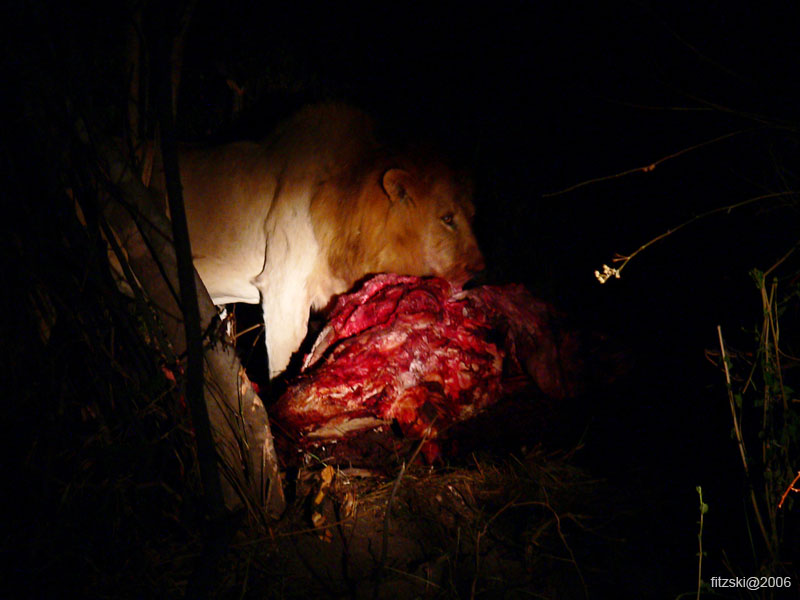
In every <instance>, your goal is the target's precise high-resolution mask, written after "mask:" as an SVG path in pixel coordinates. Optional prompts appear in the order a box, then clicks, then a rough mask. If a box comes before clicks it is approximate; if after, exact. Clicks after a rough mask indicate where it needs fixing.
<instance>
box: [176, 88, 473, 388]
mask: <svg viewBox="0 0 800 600" xmlns="http://www.w3.org/2000/svg"><path fill="white" fill-rule="evenodd" d="M179 160H180V169H181V183H182V185H183V193H184V203H185V206H186V216H187V221H188V225H189V237H190V240H191V244H192V254H193V256H194V261H195V267H196V269H197V271H198V274H199V275H200V278H201V279H202V280H203V283H204V284H205V286H206V288H207V289H208V291H209V294H210V295H211V298H212V300H213V301H214V302H215V303H216V304H224V303H228V302H247V303H258V302H260V303H261V305H262V308H263V311H264V320H265V325H266V343H267V351H268V356H269V360H270V374H271V376H275V375H277V374H278V373H280V372H281V371H283V370H284V369H285V368H286V366H287V364H288V362H289V359H290V358H291V355H292V353H293V352H295V351H296V350H297V349H298V347H299V346H300V343H301V342H302V340H303V338H304V337H305V335H306V331H307V323H308V317H309V311H310V310H311V309H320V308H323V307H325V306H326V305H327V304H328V303H329V301H330V300H331V298H332V297H333V296H334V295H336V294H340V293H342V292H345V291H347V290H348V289H350V287H352V286H353V284H354V283H355V282H356V281H358V280H359V279H362V278H363V277H365V276H366V275H369V274H372V273H379V272H385V271H390V272H397V273H401V274H408V275H440V276H444V277H447V278H449V279H451V280H452V281H454V282H455V283H464V282H465V281H466V280H467V279H468V278H469V275H470V274H471V273H472V272H474V271H477V270H480V269H481V268H482V267H483V259H482V257H481V254H480V251H479V250H478V246H477V244H476V242H475V238H474V236H473V235H472V231H471V228H470V221H471V218H472V213H473V208H472V204H471V201H470V198H469V190H468V189H466V188H465V187H464V186H462V185H461V184H459V183H458V181H457V179H456V178H455V177H454V175H453V173H452V172H451V171H449V170H448V169H447V168H445V167H443V166H441V165H440V164H438V163H427V162H426V163H425V164H421V163H420V162H419V161H418V160H416V161H415V160H411V159H410V158H407V157H402V156H399V155H395V156H392V155H391V154H389V153H388V152H384V151H383V149H382V148H380V146H379V145H378V143H377V142H376V140H375V138H374V134H373V127H372V122H371V120H370V119H369V118H368V117H367V116H366V115H364V114H363V113H361V112H359V111H357V110H355V109H352V108H349V107H346V106H343V105H337V104H326V105H320V106H316V107H311V108H308V109H305V110H304V111H301V112H300V113H298V115H296V116H295V117H294V118H292V119H290V120H289V121H287V122H286V123H284V124H283V125H282V126H280V127H279V128H278V129H277V131H276V132H275V134H274V135H273V136H271V137H270V138H268V139H267V140H266V141H265V142H263V143H248V142H240V143H234V144H229V145H226V146H221V147H217V148H207V149H200V148H186V149H184V150H182V152H181V154H180V157H179Z"/></svg>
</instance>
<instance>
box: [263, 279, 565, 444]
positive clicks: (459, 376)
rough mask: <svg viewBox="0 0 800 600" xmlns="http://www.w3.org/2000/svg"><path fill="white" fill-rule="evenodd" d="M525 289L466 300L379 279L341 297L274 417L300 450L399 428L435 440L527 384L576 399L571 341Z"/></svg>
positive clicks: (437, 283)
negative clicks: (292, 434) (369, 431)
mask: <svg viewBox="0 0 800 600" xmlns="http://www.w3.org/2000/svg"><path fill="white" fill-rule="evenodd" d="M558 319H559V316H558V314H557V313H556V312H555V311H554V309H553V308H552V307H550V306H549V305H548V304H546V303H544V302H542V301H539V300H537V299H535V298H534V297H533V296H531V295H530V293H528V292H527V290H525V288H524V287H523V286H521V285H507V286H502V287H495V286H483V287H479V288H475V289H471V290H468V291H461V290H459V289H456V288H454V287H452V286H451V285H450V284H449V283H448V282H447V281H445V280H443V279H437V278H426V279H421V278H418V277H404V276H398V275H379V276H376V277H374V278H372V279H370V280H368V281H367V282H366V283H365V284H364V285H363V286H362V287H361V289H359V290H358V291H357V292H354V293H352V294H347V295H344V296H342V297H340V298H339V299H338V301H337V302H336V305H335V307H334V308H333V311H332V313H331V315H330V319H329V322H328V324H327V325H326V326H325V328H324V329H323V330H322V332H321V333H320V335H319V337H318V339H317V342H316V344H315V345H314V347H313V349H312V350H311V352H310V353H309V354H308V356H307V357H306V359H305V361H304V364H303V369H302V374H301V375H300V376H299V377H298V378H297V379H296V380H295V381H294V382H293V383H292V385H291V386H290V387H289V389H288V390H287V391H286V393H285V394H283V396H282V397H281V398H280V400H279V401H278V402H277V403H276V405H275V406H274V407H273V408H272V410H271V411H270V412H271V414H272V415H273V416H274V417H275V418H276V419H277V420H278V421H279V422H281V423H282V424H283V426H284V427H285V428H287V429H289V430H290V431H293V432H295V433H296V434H298V437H299V438H300V441H301V442H312V441H319V440H329V439H337V438H341V437H344V436H346V435H347V434H349V433H351V432H355V431H362V430H364V429H369V428H376V427H380V426H382V425H385V424H388V423H391V422H392V421H396V422H397V424H398V425H399V426H400V428H401V429H402V431H403V433H404V434H405V435H406V436H408V437H412V438H421V437H423V436H424V435H427V436H428V438H429V439H430V438H435V437H436V436H437V435H438V434H439V432H441V431H442V430H443V429H445V428H446V427H448V426H450V425H452V424H454V423H456V422H460V421H463V420H465V419H467V418H469V417H471V416H473V415H475V414H477V413H478V412H480V411H482V410H483V409H485V408H486V407H487V406H489V405H491V404H493V403H495V402H497V400H499V399H500V398H501V397H502V396H503V395H504V394H506V393H509V392H511V391H514V390H516V389H519V388H520V387H521V386H524V385H526V384H527V383H528V380H527V377H524V376H523V375H525V374H526V373H527V374H529V375H530V377H531V378H532V379H533V380H534V382H535V383H536V384H537V385H538V386H539V388H540V389H541V390H542V391H543V392H544V393H546V394H547V395H549V396H553V397H565V396H570V395H573V394H574V393H575V392H577V391H578V389H577V384H576V383H575V382H576V381H577V380H578V378H577V377H575V376H574V375H576V374H577V373H578V372H579V371H580V369H581V366H580V365H578V364H575V363H576V362H577V359H576V357H577V352H576V350H577V340H576V339H575V338H574V336H572V335H564V334H563V333H559V332H558V327H557V326H555V327H554V322H555V321H558Z"/></svg>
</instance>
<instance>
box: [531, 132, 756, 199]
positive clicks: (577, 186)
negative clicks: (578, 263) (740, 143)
mask: <svg viewBox="0 0 800 600" xmlns="http://www.w3.org/2000/svg"><path fill="white" fill-rule="evenodd" d="M754 129H755V128H749V129H741V130H739V131H732V132H730V133H726V134H725V135H721V136H719V137H716V138H714V139H711V140H706V141H705V142H700V143H698V144H695V145H693V146H689V147H688V148H684V149H683V150H679V151H678V152H674V153H672V154H669V155H667V156H664V157H662V158H659V159H658V160H657V161H655V162H652V163H650V164H649V165H645V166H643V167H636V168H634V169H628V170H627V171H622V172H621V173H615V174H614V175H605V176H603V177H595V178H594V179H589V180H587V181H582V182H580V183H576V184H575V185H571V186H570V187H568V188H564V189H563V190H559V191H557V192H548V193H547V194H542V198H552V197H553V196H560V195H562V194H568V193H569V192H573V191H575V190H577V189H580V188H582V187H585V186H587V185H592V184H594V183H600V182H601V181H608V180H610V179H618V178H620V177H625V176H627V175H632V174H634V173H650V172H652V171H654V170H655V168H656V167H657V166H658V165H660V164H661V163H663V162H666V161H668V160H671V159H673V158H677V157H679V156H681V155H682V154H686V153H688V152H692V151H693V150H697V149H699V148H702V147H704V146H710V145H711V144H716V143H717V142H721V141H722V140H726V139H728V138H731V137H733V136H735V135H739V134H741V133H749V132H751V131H754Z"/></svg>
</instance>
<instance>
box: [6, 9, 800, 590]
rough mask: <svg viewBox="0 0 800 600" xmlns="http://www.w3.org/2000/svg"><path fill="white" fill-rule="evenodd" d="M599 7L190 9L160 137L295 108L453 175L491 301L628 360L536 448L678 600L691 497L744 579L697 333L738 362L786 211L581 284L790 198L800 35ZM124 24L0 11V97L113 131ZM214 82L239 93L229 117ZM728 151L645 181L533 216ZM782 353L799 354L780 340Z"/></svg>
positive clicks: (719, 17)
mask: <svg viewBox="0 0 800 600" xmlns="http://www.w3.org/2000/svg"><path fill="white" fill-rule="evenodd" d="M598 4H602V5H600V6H598V5H593V6H582V5H578V4H573V5H567V3H493V4H492V5H489V4H483V5H473V4H469V3H449V4H442V3H418V4H417V3H405V4H396V5H392V6H378V5H373V6H363V5H360V6H355V5H345V4H344V3H335V4H334V3H329V4H324V5H323V4H322V3H319V4H318V3H303V2H300V3H297V2H292V3H287V4H283V5H282V4H271V3H270V4H259V5H256V4H254V3H252V2H239V1H234V2H224V3H222V2H220V3H211V2H200V3H199V5H198V6H197V8H196V12H195V14H194V17H193V20H192V22H191V26H190V30H189V35H188V37H187V41H186V48H185V53H184V69H183V76H182V82H181V95H180V99H179V110H178V115H179V118H178V128H179V131H180V133H181V136H182V137H183V138H185V139H197V138H205V139H215V140H225V139H233V138H243V137H246V138H259V137H261V136H263V135H265V134H266V133H267V132H268V131H269V129H270V127H271V126H272V125H273V124H274V122H275V121H276V120H277V119H278V118H280V117H281V116H283V115H285V114H287V113H288V112H289V111H290V110H292V109H294V108H297V107H298V106H300V105H301V104H303V103H306V102H310V101H316V100H321V99H340V100H346V101H349V102H352V103H354V104H356V105H360V106H362V107H365V108H367V109H369V110H371V111H373V112H375V113H376V114H378V115H380V116H383V117H384V118H385V119H387V120H388V121H389V122H391V123H392V124H393V126H394V127H395V128H397V129H398V130H400V131H403V132H404V133H406V134H407V135H409V136H410V137H415V136H418V135H423V136H426V137H429V138H432V139H433V140H434V141H436V142H437V143H438V144H439V145H440V146H441V147H443V148H444V149H445V150H446V151H447V152H448V153H449V154H450V155H451V156H452V157H453V158H454V159H455V160H456V161H457V162H459V163H461V164H464V165H466V166H468V167H470V168H471V170H472V172H473V175H474V179H475V181H476V187H477V192H478V193H477V195H476V204H477V207H478V213H477V218H476V223H475V228H476V232H477V235H478V238H479V242H480V244H481V247H482V249H483V250H484V253H485V255H486V258H487V263H488V264H489V267H490V269H489V277H490V280H492V281H494V282H522V283H525V284H526V285H527V286H528V287H529V289H530V290H531V291H532V292H533V293H534V294H535V295H537V296H540V297H543V298H545V299H547V300H550V301H551V302H553V303H554V304H556V305H557V306H559V307H560V308H562V309H563V310H565V311H567V312H568V313H569V314H571V315H573V317H574V318H575V319H576V320H577V321H578V322H579V323H581V324H582V326H583V327H585V328H586V329H588V330H594V331H600V332H603V333H605V334H607V335H608V336H610V337H611V338H612V339H613V340H614V341H615V343H618V344H619V345H620V346H621V347H623V348H625V349H626V353H627V356H628V357H629V358H630V359H631V360H630V362H631V364H632V365H633V366H632V370H631V372H630V373H629V374H628V376H627V377H625V378H623V379H622V380H620V381H619V382H618V383H617V384H616V385H615V386H614V387H613V388H612V389H610V390H605V391H603V392H601V393H598V394H596V395H593V396H592V397H590V398H586V399H581V400H576V401H575V402H574V403H573V404H569V405H566V406H564V407H562V408H563V419H564V422H563V423H554V424H553V427H552V429H553V431H554V432H555V433H554V434H553V435H552V436H550V437H551V438H552V437H554V436H556V435H562V432H563V436H564V438H563V448H570V447H573V446H574V445H575V444H577V443H578V442H579V441H582V442H583V443H584V446H583V448H582V450H581V451H580V452H579V453H578V455H577V459H576V460H577V461H578V462H579V463H580V464H583V465H586V466H587V467H588V468H590V469H592V470H593V472H596V473H597V474H598V476H600V477H604V478H607V479H609V480H610V481H611V482H613V483H614V485H616V486H617V487H618V489H619V490H622V492H621V493H622V494H623V495H624V496H626V498H627V500H628V502H629V503H630V504H632V505H636V506H638V507H639V508H640V512H639V513H638V514H637V516H636V517H634V518H632V520H631V523H630V530H629V531H627V532H626V535H628V536H629V537H630V538H631V539H632V540H634V543H635V544H637V545H638V546H637V547H638V548H641V550H642V552H646V551H649V552H651V555H650V556H651V557H650V558H649V559H647V560H643V563H644V562H647V563H648V564H647V569H648V573H649V574H650V575H651V576H653V577H656V578H657V580H656V581H654V582H653V583H652V586H653V587H654V588H655V589H658V586H659V585H661V586H663V589H666V590H669V594H668V595H669V596H672V597H674V595H675V593H678V592H681V591H687V590H691V589H692V588H693V586H694V585H695V578H696V556H695V554H696V552H697V549H696V542H697V540H696V535H697V524H696V522H697V518H698V517H697V505H698V500H697V495H696V492H695V486H696V485H702V486H703V489H704V496H705V500H706V501H707V502H708V503H709V505H710V507H711V512H710V513H709V514H708V515H707V519H706V527H707V530H706V534H705V535H706V547H707V551H708V552H709V567H708V570H707V571H706V573H707V577H710V576H713V575H726V574H727V571H725V570H724V568H723V566H722V563H721V556H722V554H721V553H722V550H723V549H724V550H726V552H727V554H728V556H729V557H730V560H731V561H732V562H733V563H734V564H736V565H737V568H739V569H741V574H744V575H751V574H756V571H755V570H754V569H755V568H756V567H755V566H754V563H753V559H752V557H750V556H749V555H748V550H747V548H748V543H747V540H746V539H745V537H746V535H747V533H746V526H745V525H744V524H745V517H744V503H743V500H742V498H743V493H744V491H745V487H744V482H743V478H742V476H741V465H740V463H739V460H738V456H737V454H736V448H735V446H734V443H733V441H732V440H731V437H730V429H731V423H730V413H729V408H728V404H727V396H726V393H725V388H724V380H723V377H722V374H721V373H720V372H719V370H718V369H717V368H715V367H714V366H713V365H711V364H710V363H709V362H707V361H706V360H705V358H704V354H703V353H704V349H707V348H711V349H714V348H717V347H718V342H717V333H716V326H717V325H722V327H723V331H725V332H726V335H727V336H729V337H730V341H731V343H734V344H735V343H739V344H741V345H745V344H749V343H751V342H752V336H753V334H752V329H753V328H754V327H755V326H756V325H757V324H758V322H759V320H760V310H761V309H760V300H759V298H758V294H757V290H756V289H755V286H754V285H753V284H752V282H751V280H750V278H749V275H748V271H749V270H750V269H752V268H760V269H766V268H768V267H769V266H771V265H772V264H773V263H774V262H775V261H776V260H777V259H779V258H780V257H781V256H783V254H785V253H786V252H787V251H788V250H789V248H790V247H791V246H792V244H794V243H795V242H796V241H797V237H798V235H797V234H798V212H797V203H796V201H795V202H794V204H791V203H789V202H787V201H786V199H785V198H784V199H780V198H779V199H772V200H767V201H764V202H761V203H756V204H753V205H748V206H746V207H742V208H739V209H736V210H733V211H731V212H730V213H721V214H716V215H714V216H711V217H709V218H706V219H703V220H700V221H699V222H697V223H694V224H692V225H690V226H689V227H687V228H686V229H685V230H682V231H680V232H678V233H676V234H674V235H673V236H671V237H668V238H667V239H666V240H663V241H661V242H659V243H658V244H656V245H654V246H653V247H652V248H650V249H648V250H646V251H645V252H644V253H642V254H641V255H640V256H638V257H636V258H635V259H634V260H633V261H632V263H631V264H630V265H629V266H627V267H626V269H625V271H624V272H623V275H622V279H621V280H619V281H617V280H612V281H610V282H608V283H607V284H605V285H603V286H601V285H599V284H598V283H597V281H596V280H595V278H594V277H593V271H594V270H595V269H600V268H601V267H602V265H603V264H604V263H606V264H610V261H611V259H612V257H613V256H614V254H615V253H622V254H628V253H631V252H633V251H634V250H635V249H636V248H638V247H639V246H640V245H641V244H643V243H645V242H647V241H648V240H650V239H652V238H653V237H655V236H657V235H659V234H661V233H663V232H664V231H666V230H667V229H668V228H670V227H674V226H676V225H678V224H680V223H682V222H684V221H686V220H688V219H690V218H692V217H693V216H695V215H698V214H702V213H704V212H706V211H708V210H711V209H713V208H717V207H721V206H726V205H732V204H735V203H738V202H742V201H744V200H746V199H748V198H751V197H754V196H758V195H761V194H766V193H770V192H779V191H785V190H787V189H792V188H793V186H795V188H796V185H797V176H798V170H797V158H798V156H800V152H799V150H800V148H798V139H800V138H798V131H797V124H798V123H800V118H798V106H800V104H798V101H800V77H798V74H799V73H800V71H799V70H798V67H799V66H800V64H798V63H799V62H800V60H798V59H800V36H799V35H798V31H800V20H798V18H797V16H798V15H797V12H796V10H794V7H792V3H789V2H785V3H778V4H775V5H773V6H770V7H767V6H766V5H764V4H762V3H755V2H754V3H750V4H747V3H738V2H716V3H715V2H686V3H684V2H673V3H669V4H668V5H667V4H665V6H658V5H656V4H654V3H649V2H611V3H598ZM150 10H158V9H157V8H154V7H151V8H150ZM165 10H166V9H165ZM126 22H127V21H126V17H125V14H124V11H123V10H122V9H121V8H120V9H116V8H111V7H109V6H106V5H104V4H94V5H90V4H81V5H80V6H78V5H59V6H47V5H44V4H42V5H36V4H35V3H34V4H33V5H27V6H26V7H25V9H22V8H19V7H18V8H17V9H14V10H12V12H11V17H10V19H9V22H7V23H6V25H7V26H8V25H9V24H13V23H19V24H20V27H18V28H13V27H12V29H13V31H10V33H9V36H8V38H7V42H6V48H5V49H6V52H5V56H6V58H5V60H4V66H5V67H6V72H7V73H9V74H11V75H12V76H13V77H14V78H15V80H14V82H13V84H9V85H8V86H6V89H5V91H4V95H6V96H7V97H9V99H11V100H12V101H13V100H15V99H16V100H17V103H16V104H15V110H16V111H18V113H21V114H26V115H27V116H28V117H29V116H30V111H31V110H33V109H31V107H30V104H29V103H28V102H27V101H26V98H28V97H30V96H29V95H31V94H33V95H37V94H43V95H47V94H55V93H58V92H63V91H65V93H66V95H67V96H72V97H74V98H77V99H80V102H85V104H84V106H86V107H92V109H93V110H95V111H96V112H97V114H98V115H101V116H102V118H103V119H104V120H105V122H107V123H112V124H113V123H115V122H120V123H121V114H120V113H119V112H115V110H114V109H113V108H109V107H113V106H115V105H117V106H119V99H120V98H123V97H124V95H125V78H124V76H122V75H121V74H120V64H121V50H122V47H123V43H122V42H123V36H124V32H125V28H126ZM20 76H21V77H20ZM226 79H232V80H234V81H236V82H237V84H239V85H240V86H241V87H244V88H245V90H246V94H245V101H244V109H243V111H242V112H241V113H238V114H236V115H234V114H233V111H232V94H231V91H230V89H229V87H228V86H227V84H226V83H225V80H226ZM56 90H58V92H56ZM117 110H118V109H117ZM11 119H12V120H13V115H12V116H11ZM32 121H33V122H36V123H38V124H39V125H40V127H39V130H38V131H37V132H36V133H35V134H32V135H28V134H27V133H25V131H26V130H22V129H20V130H19V131H17V132H16V133H18V134H19V135H20V138H18V139H17V140H15V143H16V144H21V145H22V148H23V150H24V145H25V143H26V140H27V141H28V143H30V144H33V143H34V141H35V143H36V144H39V143H40V141H39V140H41V139H47V132H46V131H45V129H46V127H47V124H46V121H43V120H42V118H40V116H38V115H36V114H34V118H33V119H32ZM30 122H31V119H28V121H26V123H30ZM12 129H13V124H12ZM734 132H736V135H733V136H732V137H730V138H727V139H725V140H722V141H719V142H717V143H714V144H710V145H705V146H703V147H701V148H697V149H695V150H693V151H691V152H687V153H685V154H682V155H680V156H677V157H675V158H673V159H671V160H668V161H665V162H663V163H661V164H659V165H658V166H657V168H656V169H655V170H654V171H652V172H649V173H642V172H636V173H632V174H629V175H626V176H623V177H618V178H612V179H608V180H605V181H601V182H597V183H593V184H591V185H586V186H583V187H581V188H579V189H576V190H574V191H570V192H565V193H562V194H559V195H555V196H547V197H545V196H544V195H545V194H547V193H552V192H558V191H560V190H564V189H565V188H567V187H569V186H572V185H574V184H577V183H580V182H584V181H587V180H591V179H595V178H602V177H606V176H610V175H615V174H618V173H622V172H625V171H628V170H630V169H634V168H637V167H644V166H646V165H649V164H651V163H653V162H655V161H657V160H659V159H661V158H663V157H666V156H670V155H673V154H674V153H677V152H679V151H681V150H684V149H686V148H689V147H692V146H695V145H698V144H701V143H703V142H706V141H709V140H713V139H715V138H717V137H720V136H723V135H725V134H729V133H734ZM32 140H33V141H32ZM37 149H38V148H37ZM34 171H35V169H33V168H32V169H31V172H34ZM793 265H794V271H792V270H791V268H789V269H788V270H786V271H784V272H783V274H784V275H785V274H789V273H792V272H796V270H797V262H796V260H795V262H794V263H793ZM783 339H784V340H785V343H786V344H787V347H788V349H789V351H791V350H792V344H795V345H794V349H795V350H797V346H796V342H797V332H796V330H792V329H788V330H785V331H784V338H783ZM535 442H536V440H531V443H535ZM548 443H551V444H553V443H554V442H553V440H552V439H550V440H549V442H548ZM555 444H556V445H557V442H555ZM611 510H613V509H611ZM795 510H796V509H795ZM796 548H797V546H795V547H794V550H796ZM798 555H800V554H794V556H795V558H796V557H797V556H798ZM654 563H657V564H654ZM665 597H667V594H665Z"/></svg>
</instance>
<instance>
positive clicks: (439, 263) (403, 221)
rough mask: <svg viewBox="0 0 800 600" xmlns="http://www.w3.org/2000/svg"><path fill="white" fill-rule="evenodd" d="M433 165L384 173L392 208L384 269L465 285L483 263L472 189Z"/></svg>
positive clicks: (383, 250) (386, 231)
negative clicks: (422, 169) (474, 230)
mask: <svg viewBox="0 0 800 600" xmlns="http://www.w3.org/2000/svg"><path fill="white" fill-rule="evenodd" d="M428 169H430V170H429V171H428V172H425V173H424V174H421V173H419V171H418V170H416V169H415V170H414V171H412V170H404V169H390V170H388V171H387V172H386V173H385V174H384V176H383V181H382V188H383V191H384V192H385V194H386V196H387V198H388V202H389V210H388V215H387V219H386V222H385V227H384V231H383V242H382V247H381V249H380V251H379V253H378V258H379V260H378V262H379V270H380V271H384V272H393V273H400V274H406V275H419V276H426V275H437V276H439V277H444V278H445V279H448V280H449V281H451V282H452V283H454V284H456V285H459V286H460V285H463V284H465V283H466V282H467V281H469V279H470V278H471V277H472V276H473V275H474V274H475V273H477V272H478V271H482V270H483V268H484V261H483V255H482V254H481V252H480V250H479V249H478V243H477V241H476V240H475V236H474V234H473V233H472V219H473V217H474V214H475V208H474V206H473V204H472V201H471V199H470V197H471V190H470V188H469V186H467V185H465V184H463V183H461V182H459V181H458V180H457V178H456V177H455V176H454V175H453V173H452V172H450V171H449V170H448V169H446V168H444V167H428ZM415 171H417V172H415Z"/></svg>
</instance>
